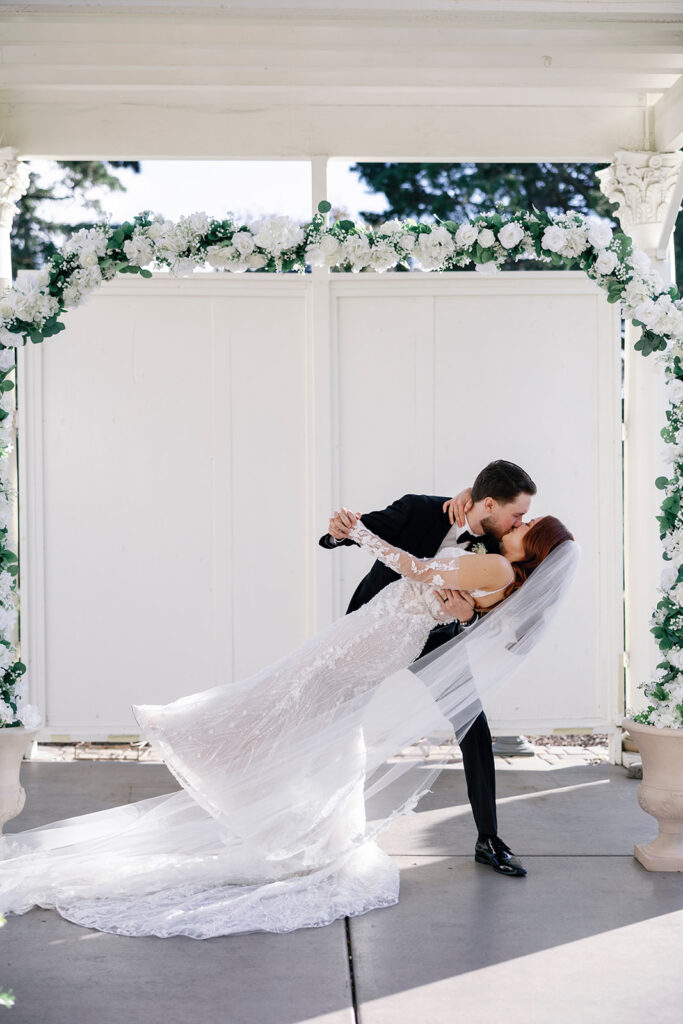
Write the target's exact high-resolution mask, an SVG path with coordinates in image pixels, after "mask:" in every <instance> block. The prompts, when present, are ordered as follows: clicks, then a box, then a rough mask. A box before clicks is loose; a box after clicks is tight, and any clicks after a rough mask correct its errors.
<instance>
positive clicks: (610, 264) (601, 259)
mask: <svg viewBox="0 0 683 1024" xmlns="http://www.w3.org/2000/svg"><path fill="white" fill-rule="evenodd" d="M618 263H619V260H618V259H617V254H616V253H615V252H612V251H611V250H610V251H608V250H607V249H602V250H601V252H600V253H599V255H598V258H597V259H596V261H595V263H594V264H593V266H594V267H595V269H596V270H597V272H598V273H599V274H611V273H612V271H613V270H615V269H616V267H617V264H618Z"/></svg>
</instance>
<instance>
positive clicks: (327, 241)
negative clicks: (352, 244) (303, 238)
mask: <svg viewBox="0 0 683 1024" xmlns="http://www.w3.org/2000/svg"><path fill="white" fill-rule="evenodd" d="M320 248H321V249H322V251H323V252H324V253H325V255H326V256H332V255H334V254H335V253H337V252H338V251H339V248H340V246H339V242H338V241H337V239H336V238H335V237H334V235H321V236H320Z"/></svg>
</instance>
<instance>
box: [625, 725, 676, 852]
mask: <svg viewBox="0 0 683 1024" xmlns="http://www.w3.org/2000/svg"><path fill="white" fill-rule="evenodd" d="M622 724H623V727H624V728H625V729H628V731H629V733H630V734H631V736H632V737H633V739H634V740H635V742H636V743H637V744H638V750H639V751H640V756H641V758H642V760H643V781H642V782H641V784H640V785H639V786H638V803H639V804H640V806H641V807H642V808H643V810H644V811H645V812H646V813H647V814H651V815H652V816H653V818H656V819H657V823H658V824H659V835H658V836H657V838H656V839H654V840H653V841H652V842H651V843H637V844H636V845H635V847H634V849H633V853H634V856H635V858H636V860H639V861H640V863H641V864H642V865H643V867H645V868H647V870H648V871H683V729H659V728H655V726H653V725H641V724H640V722H634V721H632V720H631V719H630V718H626V719H624V721H623V723H622Z"/></svg>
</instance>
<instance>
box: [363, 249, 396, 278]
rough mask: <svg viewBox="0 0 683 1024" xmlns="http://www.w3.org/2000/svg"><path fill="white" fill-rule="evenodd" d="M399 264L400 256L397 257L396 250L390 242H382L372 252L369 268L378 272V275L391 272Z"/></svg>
mask: <svg viewBox="0 0 683 1024" xmlns="http://www.w3.org/2000/svg"><path fill="white" fill-rule="evenodd" d="M397 263H398V256H397V255H396V250H395V249H394V247H393V246H392V245H390V244H389V243H388V242H380V243H379V244H377V245H374V246H373V247H372V249H371V250H370V263H369V266H371V267H372V269H373V270H375V271H377V273H378V274H381V273H383V272H384V271H385V270H389V269H390V268H391V267H395V266H396V264H397Z"/></svg>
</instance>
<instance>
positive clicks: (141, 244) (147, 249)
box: [123, 235, 154, 267]
mask: <svg viewBox="0 0 683 1024" xmlns="http://www.w3.org/2000/svg"><path fill="white" fill-rule="evenodd" d="M123 251H124V252H125V254H126V256H127V257H128V259H129V260H130V262H131V263H132V264H134V266H136V267H144V266H145V264H146V263H150V262H151V261H152V259H153V257H154V250H153V248H152V243H151V242H150V240H149V239H148V238H145V237H144V235H133V237H132V238H129V239H127V240H126V241H125V242H124V243H123Z"/></svg>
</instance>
